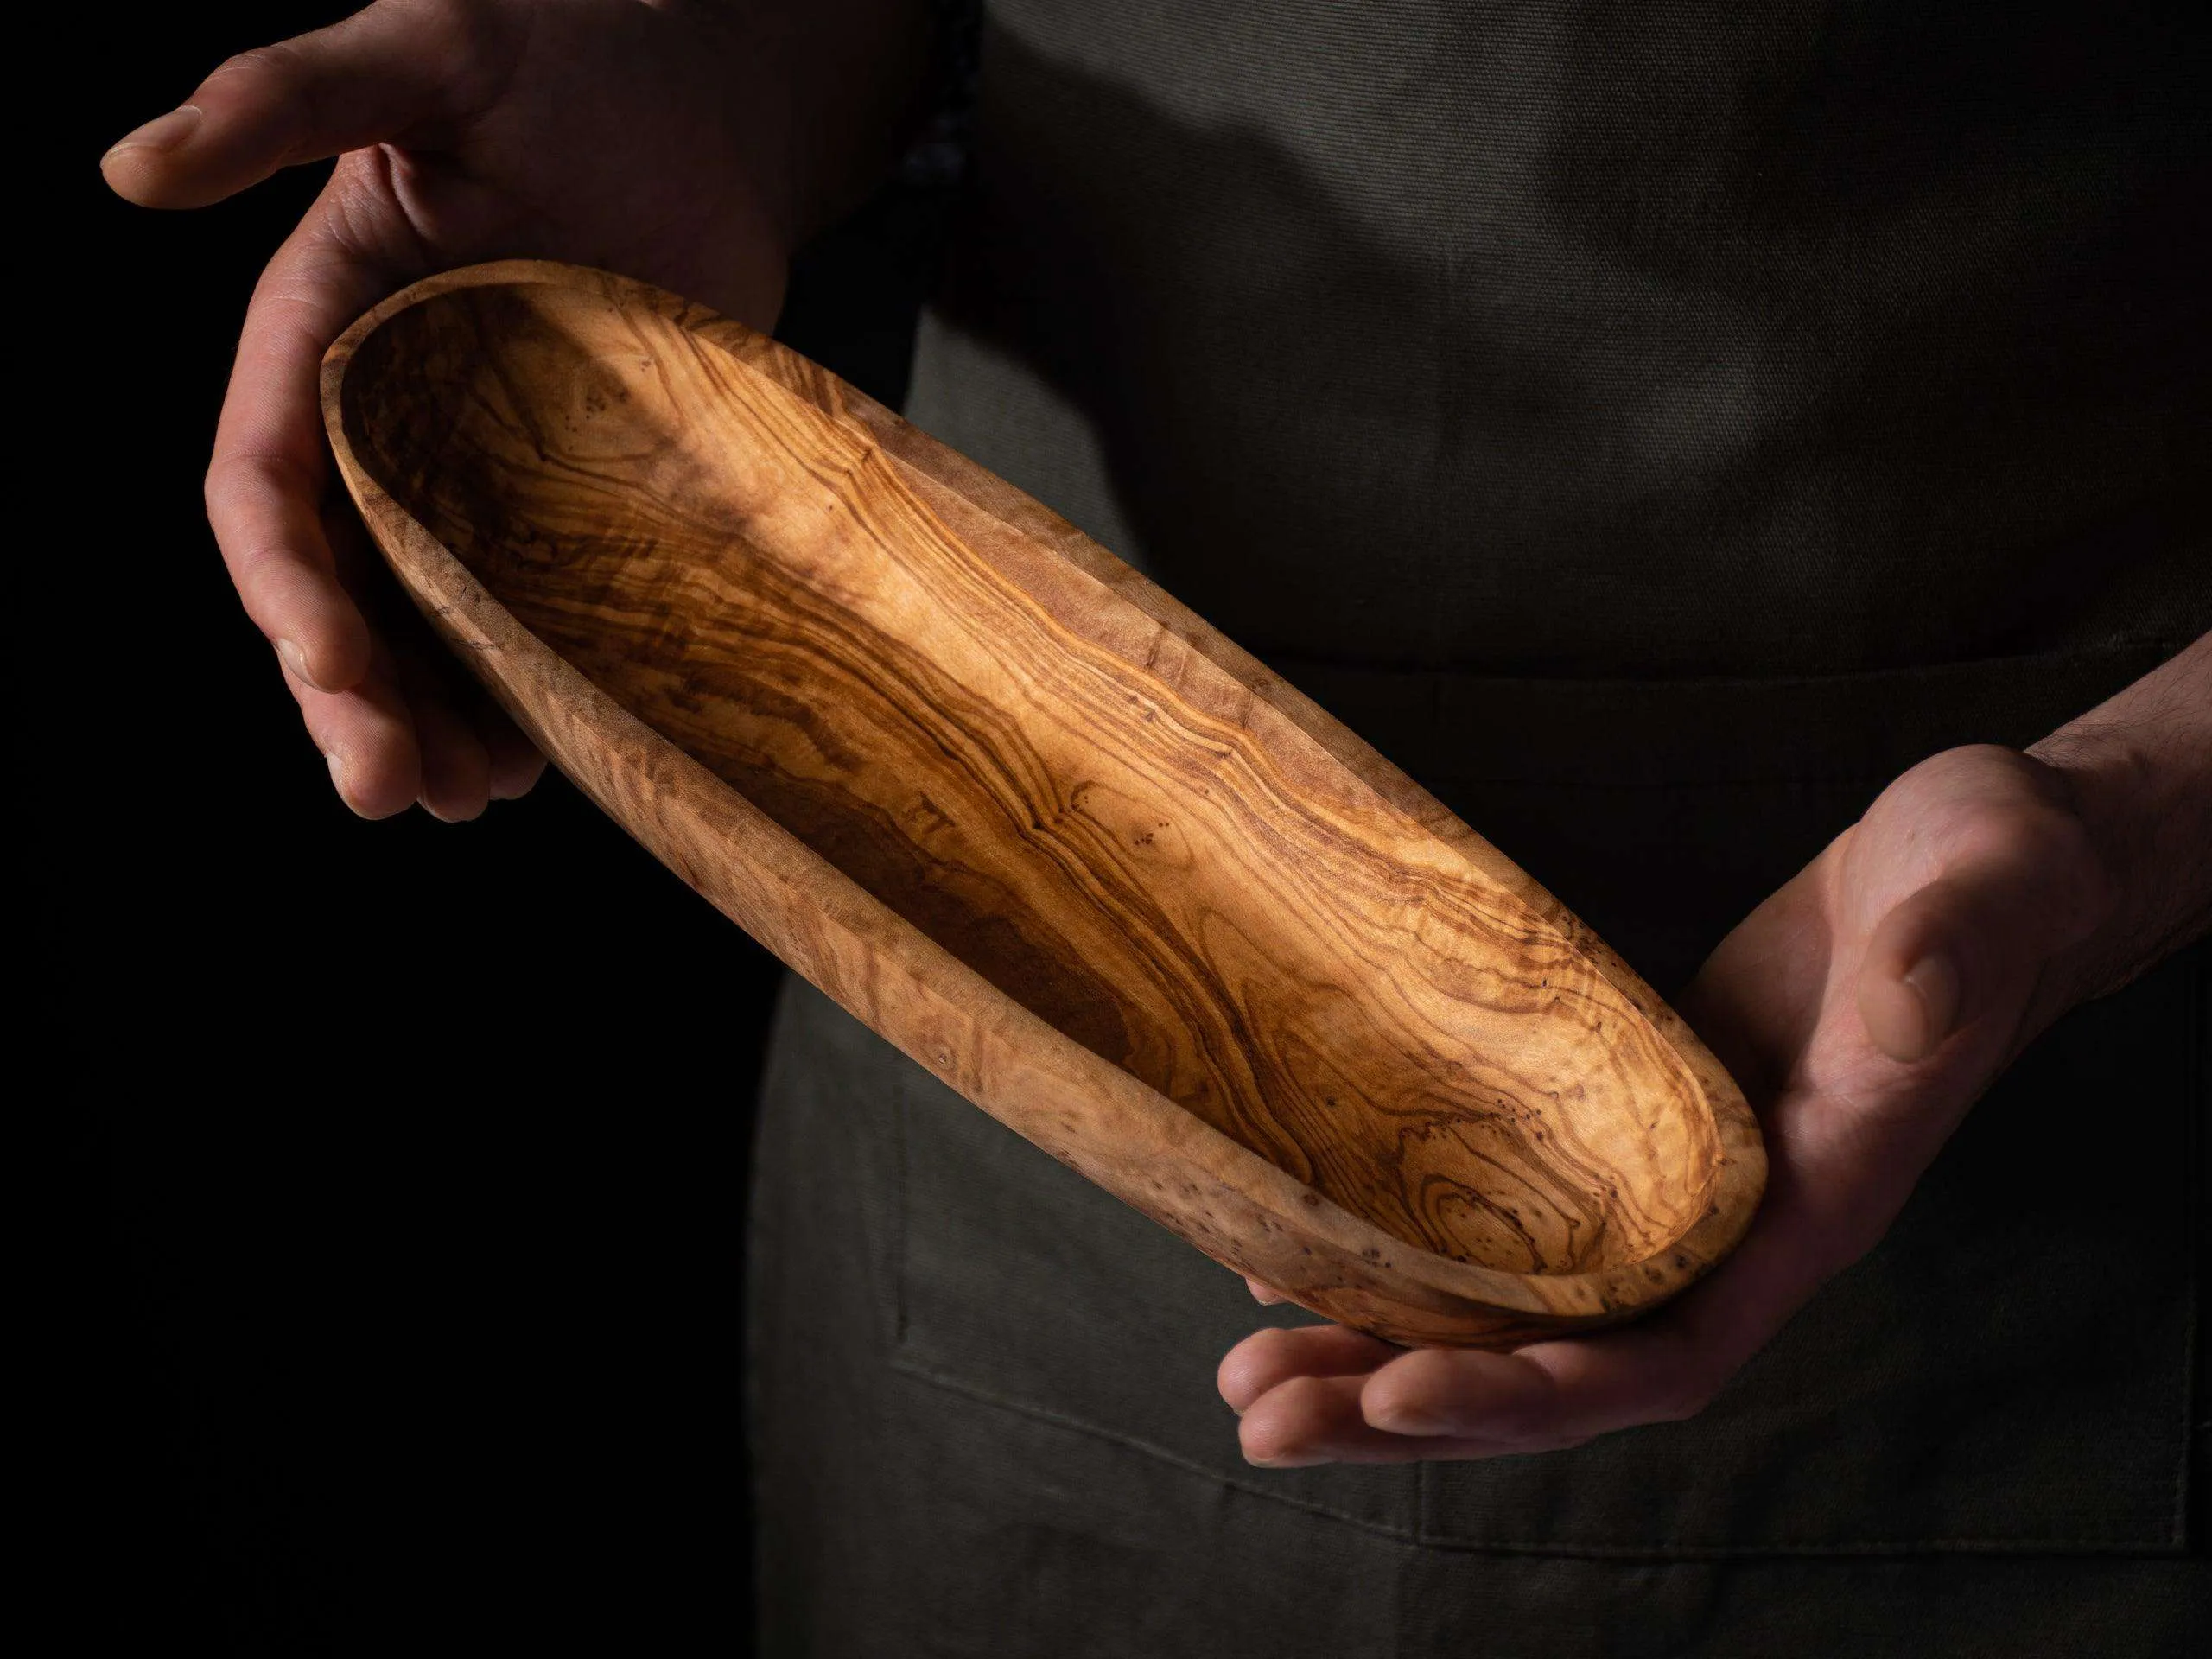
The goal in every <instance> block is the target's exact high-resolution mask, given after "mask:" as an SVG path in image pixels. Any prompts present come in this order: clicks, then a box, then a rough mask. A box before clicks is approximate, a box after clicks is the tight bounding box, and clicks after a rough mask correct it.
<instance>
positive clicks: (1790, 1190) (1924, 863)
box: [1222, 748, 2105, 1465]
mask: <svg viewBox="0 0 2212 1659" xmlns="http://www.w3.org/2000/svg"><path fill="white" fill-rule="evenodd" d="M1991 895H2001V896H2002V897H2001V898H1993V897H1992V896H1991ZM2023 900H2025V901H2026V902H2028V903H2030V904H2031V905H2033V906H2035V908H2034V911H2033V914H2032V925H2034V926H2036V927H2037V928H2040V929H2042V930H2043V932H2042V934H2041V935H2040V937H2039V938H2038V939H2037V940H2034V941H2031V940H2029V939H2027V938H2025V937H2024V935H2023V934H2022V932H2021V928H2020V923H2019V913H2020V911H2019V907H2020V905H2021V903H2022V901H2023ZM2104 902H2105V894H2104V893H2103V889H2102V885H2101V877H2100V875H2099V873H2098V868H2097V865H2096V861H2095V860H2094V857H2093V856H2092V855H2091V854H2090V852H2089V849H2088V841H2087V838H2086V836H2084V834H2083V833H2082V829H2081V826H2080V824H2079V823H2078V822H2077V821H2076V820H2075V818H2074V817H2072V815H2071V814H2070V812H2069V810H2067V809H2066V807H2065V805H2064V803H2063V799H2061V798H2059V797H2058V796H2057V794H2056V791H2055V787H2054V785H2053V782H2052V779H2051V778H2050V774H2049V773H2048V772H2045V771H2044V768H2042V767H2040V766H2037V764H2036V763H2034V762H2032V761H2030V760H2026V759H2025V758H2024V757H2023V756H2020V755H2018V754H2013V753H2009V752H2006V751H2003V750H1998V749H1983V748H1975V749H1959V750H1954V751H1951V752H1949V753H1945V754H1942V755H1938V756H1936V757H1935V758H1934V759H1933V760H1929V761H1926V762H1924V763H1923V765H1921V766H1918V767H1916V768H1915V769H1914V770H1913V771H1912V772H1908V773H1907V774H1905V776H1904V777H1903V778H1901V779H1898V780H1897V783H1895V784H1893V785H1891V787H1890V788H1889V789H1888V790H1887V791H1885V792H1884V794H1883V796H1882V798H1881V799H1880V800H1878V802H1877V803H1876V804H1874V806H1873V807H1872V809H1871V810H1869V811H1868V812H1867V814H1866V817H1865V818H1863V819H1862V820H1861V821H1860V822H1859V823H1858V824H1856V825H1854V826H1853V829H1851V830H1849V831H1848V832H1847V833H1846V834H1845V835H1844V836H1841V837H1840V838H1839V839H1838V840H1837V842H1835V843H1834V845H1832V846H1831V847H1830V848H1829V849H1827V851H1826V852H1825V853H1823V854H1822V855H1821V856H1820V857H1819V858H1817V859H1815V861H1813V863H1812V864H1810V865H1809V866H1808V867H1807V868H1806V869H1805V870H1804V871H1803V872H1802V874H1799V875H1798V876H1797V877H1796V878H1795V879H1794V880H1791V881H1790V882H1789V884H1788V885H1786V886H1785V887H1783V888H1782V889H1781V890H1780V891H1779V892H1777V893H1776V894H1775V895H1774V896H1773V897H1772V898H1770V899H1768V900H1767V901H1766V903H1764V905H1762V906H1760V907H1759V908H1758V910H1757V911H1755V912H1753V913H1752V914H1751V916H1750V917H1749V918H1746V919H1745V922H1744V923H1743V924H1742V925H1740V926H1738V928H1737V929H1736V930H1735V931H1734V932H1732V933H1731V934H1730V935H1729V937H1728V938H1726V940H1725V941H1723V943H1722V944H1721V945H1720V947H1719V949H1718V950H1716V951H1715V952H1714V953H1713V957H1712V959H1711V960H1710V961H1709V962H1708V963H1707V965H1706V967H1705V969H1704V971H1703V972H1702V973H1700V975H1699V976H1698V979H1697V981H1696V982H1695V983H1694V985H1693V986H1692V987H1691V988H1690V989H1689V991H1688V993H1687V994H1686V995H1685V996H1684V997H1683V999H1682V1011H1683V1013H1684V1014H1685V1015H1686V1016H1687V1017H1688V1019H1689V1020H1691V1022H1692V1023H1693V1024H1694V1026H1695V1027H1697V1028H1698V1030H1699V1032H1700V1034H1701V1035H1703V1036H1704V1037H1705V1038H1706V1039H1707V1042H1709V1043H1710V1044H1711V1045H1712V1046H1713V1049H1714V1051H1715V1052H1717V1053H1718V1054H1719V1056H1720V1058H1722V1059H1723V1060H1724V1061H1725V1062H1726V1063H1727V1065H1729V1067H1730V1068H1731V1070H1732V1071H1733V1072H1734V1073H1735V1075H1736V1076H1737V1077H1738V1080H1739V1081H1740V1082H1741V1083H1742V1084H1744V1086H1745V1090H1746V1092H1747V1093H1748V1094H1750V1095H1751V1097H1752V1099H1753V1102H1754V1103H1755V1104H1756V1105H1758V1107H1759V1109H1760V1116H1761V1122H1762V1125H1763V1128H1764V1133H1765V1135H1766V1140H1767V1154H1768V1163H1769V1178H1768V1187H1767V1195H1766V1199H1765V1202H1764V1205H1762V1207H1761V1210H1760V1212H1759V1215H1758V1218H1757V1220H1756V1221H1755V1222H1754V1223H1753V1224H1752V1227H1751V1231H1750V1232H1749V1233H1748V1234H1747V1235H1746V1236H1745V1239H1744V1241H1743V1243H1741V1245H1739V1246H1738V1249H1737V1250H1736V1251H1735V1253H1734V1254H1733V1255H1731V1256H1730V1257H1729V1258H1728V1259H1727V1261H1726V1262H1723V1263H1722V1264H1721V1265H1720V1267H1719V1268H1717V1269H1716V1270H1715V1271H1714V1272H1713V1274H1711V1275H1710V1276H1709V1277H1708V1278H1707V1279H1706V1280H1705V1281H1703V1282H1702V1283H1700V1285H1698V1286H1696V1287H1694V1288H1693V1289H1692V1290H1691V1291H1689V1292H1688V1294H1685V1295H1683V1296H1682V1297H1681V1299H1680V1300H1677V1301H1676V1302H1675V1303H1674V1304H1673V1305H1671V1306H1669V1307H1668V1308H1666V1309H1665V1310H1663V1311H1662V1312H1661V1313H1658V1314H1656V1316H1654V1317H1653V1318H1651V1319H1646V1320H1644V1321H1643V1322H1641V1323H1639V1324H1637V1325H1629V1326H1626V1327H1624V1328H1621V1329H1619V1330H1616V1331H1611V1332H1602V1333H1599V1334H1597V1335H1593V1336H1590V1337H1582V1338H1567V1339H1562V1340H1555V1341H1550V1342H1542V1343H1537V1344H1532V1345H1530V1346H1529V1347H1527V1348H1524V1349H1522V1350H1521V1351H1518V1352H1516V1353H1512V1354H1484V1353H1475V1352H1465V1351H1436V1350H1432V1351H1418V1352H1414V1353H1411V1354H1406V1353H1402V1352H1401V1351H1398V1350H1396V1349H1394V1348H1391V1347H1389V1345H1388V1344H1383V1343H1380V1342H1377V1341H1376V1340H1375V1339H1373V1338H1368V1337H1363V1336H1360V1335H1357V1334H1356V1333H1354V1332H1348V1331H1344V1330H1340V1329H1338V1328H1336V1327H1333V1326H1325V1325H1324V1326H1313V1327H1307V1328H1306V1329H1303V1330H1295V1331H1267V1332H1260V1333H1258V1334H1257V1335H1255V1336H1254V1337H1252V1338H1248V1339H1247V1340H1246V1341H1245V1342H1244V1343H1243V1344H1239V1346H1238V1347H1237V1348H1236V1349H1235V1350H1234V1351H1231V1353H1230V1356H1229V1357H1228V1358H1227V1359H1226V1360H1224V1363H1223V1366H1222V1389H1223V1393H1224V1396H1225V1397H1227V1398H1228V1399H1229V1401H1230V1404H1231V1405H1233V1406H1236V1407H1237V1408H1239V1409H1240V1410H1241V1411H1242V1412H1243V1415H1244V1425H1243V1440H1244V1443H1245V1446H1246V1449H1247V1451H1248V1453H1249V1454H1250V1455H1252V1456H1253V1457H1254V1458H1255V1459H1256V1460H1258V1461H1261V1462H1266V1463H1274V1464H1278V1465H1281V1464H1293V1463H1301V1462H1313V1461H1320V1460H1323V1459H1347V1460H1357V1461H1395V1460H1400V1459H1415V1458H1439V1457H1443V1458H1452V1457H1483V1456H1488V1455H1491V1454H1493V1453H1497V1452H1509V1451H1510V1452H1529V1451H1541V1450H1545V1449H1548V1448H1554V1447H1559V1446H1571V1445H1577V1444H1580V1442H1581V1441H1583V1440H1587V1439H1589V1438H1591V1437H1592V1435H1594V1434H1598V1433H1605V1432H1606V1431H1608V1430H1611V1429H1615V1428H1620V1427H1630V1426H1632V1425H1634V1424H1637V1423H1643V1422H1651V1421H1661V1420H1664V1419H1669V1418H1676V1417H1681V1416H1684V1415H1688V1414H1690V1413H1692V1412H1694V1411H1695V1410H1697V1409H1699V1408H1700V1407H1701V1406H1702V1405H1703V1403H1704V1402H1705V1401H1706V1400H1707V1399H1708V1398H1710V1397H1711V1395H1713V1392H1714V1391H1716V1390H1717V1389H1719V1386H1720V1385H1721V1384H1722V1383H1724V1382H1725V1381H1726V1379H1727V1378H1728V1377H1729V1376H1732V1374H1733V1373H1734V1372H1735V1371H1736V1370H1738V1368H1739V1367H1740V1366H1741V1365H1742V1364H1743V1363H1744V1362H1745V1361H1746V1360H1748V1359H1749V1358H1750V1357H1751V1355H1752V1354H1753V1353H1754V1352H1756V1351H1758V1348H1760V1347H1761V1346H1763V1345H1764V1344H1765V1342H1766V1341H1767V1339H1768V1338H1770V1337H1771V1336H1772V1335H1773V1334H1774V1332H1776V1331H1777V1330H1778V1329H1779V1328H1780V1327H1781V1325H1782V1324H1783V1321H1784V1320H1785V1319H1788V1318H1789V1315H1790V1314H1791V1313H1794V1312H1795V1311H1796V1309H1797V1307H1798V1306H1800V1305H1802V1302H1803V1301H1804V1300H1805V1299H1806V1298H1807V1297H1808V1296H1809V1295H1810V1294H1812V1293H1813V1292H1814V1291H1815V1289H1817V1288H1818V1287H1820V1285H1821V1284H1822V1283H1823V1282H1825V1281H1827V1279H1828V1278H1829V1277H1831V1276H1832V1275H1833V1274H1835V1273H1837V1272H1839V1271H1840V1270H1841V1269H1842V1268H1844V1267H1846V1266H1847V1265H1848V1264H1849V1263H1850V1262H1853V1261H1854V1260H1855V1259H1856V1258H1857V1257H1858V1256H1859V1255H1860V1254H1862V1253H1863V1252H1864V1251H1865V1250H1866V1249H1868V1248H1869V1247H1870V1246H1871V1245H1872V1244H1873V1243H1874V1242H1875V1241H1876V1240H1877V1239H1878V1238H1879V1237H1880V1236H1881V1235H1882V1233H1883V1232H1884V1231H1885V1230H1886V1229H1887V1228H1888V1226H1889V1224H1890V1223H1891V1220H1892V1219H1894V1217H1896V1214H1897V1210H1898V1209H1899V1208H1900V1207H1901V1206H1902V1205H1903V1204H1904V1200H1905V1198H1906V1197H1907V1196H1908V1195H1909V1194H1910V1192H1911V1190H1912V1187H1913V1185H1914V1184H1915V1183H1916V1181H1917V1179H1918V1178H1919V1176H1920V1174H1921V1173H1922V1172H1923V1170H1924V1169H1925V1168H1926V1167H1927V1166H1928V1164H1929V1161H1930V1160H1932V1159H1933V1158H1934V1156H1935V1154H1936V1151H1937V1150H1938V1149H1939V1148H1940V1147H1942V1143H1943V1141H1944V1140H1945V1139H1946V1138H1947V1137H1948V1135H1950V1133H1951V1131H1952V1130H1953V1129H1954V1128H1955V1127H1956V1126H1957V1124H1958V1122H1959V1120H1960V1118H1961V1116H1963V1115H1964V1114H1965V1112H1966V1110H1967V1108H1968V1107H1969V1106H1970V1105H1971V1104H1972V1103H1973V1101H1974V1096H1976V1095H1977V1094H1978V1093H1979V1092H1980V1090H1981V1089H1982V1088H1983V1087H1985V1086H1986V1084H1987V1083H1988V1081H1989V1079H1990V1078H1991V1077H1993V1075H1994V1074H1995V1072H1996V1071H1997V1070H1998V1069H1999V1066H2001V1065H2003V1064H2004V1062H2005V1060H2006V1059H2007V1058H2009V1057H2010V1056H2011V1054H2012V1052H2014V1051H2015V1050H2016V1049H2017V1047H2018V1045H2019V1044H2020V1043H2022V1042H2023V1041H2024V1040H2025V1039H2026V1038H2027V1037H2028V1036H2030V1035H2032V1034H2033V1032H2034V1030H2035V1029H2036V1028H2037V1026H2038V1023H2039V1022H2040V1021H2041V1020H2045V1019H2047V1018H2048V1017H2049V1014H2050V1012H2051V1011H2052V1010H2054V1009H2055V1007H2056V1006H2057V1005H2058V1001H2059V998H2060V996H2061V995H2062V993H2061V991H2060V990H2059V989H2058V988H2057V987H2058V984H2059V982H2060V981H2062V980H2063V978H2064V977H2065V959H2066V947H2067V946H2068V945H2069V944H2071V943H2072V942H2073V941H2074V940H2075V939H2077V938H2080V937H2082V935H2083V934H2085V933H2086V932H2087V931H2088V928H2089V926H2090V925H2091V924H2092V923H2093V922H2094V919H2095V918H2096V916H2097V915H2098V913H2099V912H2100V909H2101V906H2102V905H2103V903H2104ZM1993 908H1995V909H1999V910H2002V911H2003V912H2005V914H2004V915H2003V916H2001V917H1993V915H1992V914H1990V913H1989V912H1992V911H1993ZM1993 929H1994V930H1995V931H1992V930H1993ZM2023 944H2034V946H2035V948H2030V949H2023V948H2019V947H2021V946H2022V945H2023ZM1939 963H1949V964H1950V965H1951V967H1952V968H1954V969H1955V970H1956V971H1955V972H1947V971H1944V970H1942V969H1941V968H1940V967H1937V966H1935V965H1934V964H1939Z"/></svg>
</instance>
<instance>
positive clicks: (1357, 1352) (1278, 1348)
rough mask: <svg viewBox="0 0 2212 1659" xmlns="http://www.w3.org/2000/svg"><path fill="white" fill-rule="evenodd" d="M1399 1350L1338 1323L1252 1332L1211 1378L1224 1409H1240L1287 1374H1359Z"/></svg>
mask: <svg viewBox="0 0 2212 1659" xmlns="http://www.w3.org/2000/svg"><path fill="white" fill-rule="evenodd" d="M1402 1352H1403V1350H1402V1349H1398V1348H1394V1347H1392V1346H1391V1345H1390V1344H1389V1343H1387V1342H1383V1341H1381V1340H1379V1339H1378V1338H1374V1337H1370V1336H1363V1335H1362V1334H1361V1333H1360V1332H1357V1331H1348V1330H1346V1329H1345V1328H1344V1326H1343V1325H1300V1326H1298V1327H1297V1328H1295V1329H1294V1330H1288V1331H1282V1330H1274V1331H1255V1332H1253V1333H1252V1334H1251V1335H1250V1336H1249V1337H1247V1338H1244V1340H1243V1341H1242V1342H1240V1343H1238V1344H1236V1346H1235V1347H1234V1348H1232V1349H1230V1351H1229V1352H1228V1355H1227V1356H1226V1357H1224V1359H1223V1360H1222V1362H1221V1369H1220V1370H1219V1371H1218V1372H1217V1374H1216V1377H1215V1381H1216V1382H1217V1384H1218V1385H1219V1387H1220V1389H1221V1397H1222V1398H1223V1399H1224V1400H1226V1401H1227V1402H1229V1404H1230V1409H1232V1410H1235V1411H1240V1412H1241V1411H1243V1410H1245V1409H1246V1408H1249V1406H1250V1405H1251V1404H1252V1402H1254V1401H1255V1400H1257V1399H1258V1398H1259V1397H1260V1396H1261V1395H1263V1394H1265V1393H1267V1392H1268V1389H1273V1388H1274V1387H1276V1386H1277V1385H1278V1384H1280V1383H1287V1382H1288V1381H1290V1380H1291V1379H1292V1378H1293V1377H1298V1376H1364V1375H1366V1374H1367V1373H1368V1372H1370V1371H1371V1370H1375V1369H1376V1367H1377V1366H1380V1365H1384V1364H1387V1363H1389V1361H1390V1360H1391V1359H1392V1358H1393V1357H1395V1356H1396V1355H1398V1354H1400V1353H1402Z"/></svg>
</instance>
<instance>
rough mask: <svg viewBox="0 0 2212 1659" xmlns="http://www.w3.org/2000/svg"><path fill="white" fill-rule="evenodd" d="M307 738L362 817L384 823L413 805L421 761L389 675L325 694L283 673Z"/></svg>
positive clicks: (405, 711)
mask: <svg viewBox="0 0 2212 1659" xmlns="http://www.w3.org/2000/svg"><path fill="white" fill-rule="evenodd" d="M284 683H285V684H287V685H289V687H290V688H291V690H292V695H293V696H294V697H296V698H297V699H298V701H299V705H300V717H301V719H302V721H304V722H305V723H306V725H307V728H308V736H309V737H310V738H312V739H314V740H315V747H317V748H318V749H321V751H322V754H323V759H324V760H325V761H326V762H327V764H328V766H329V767H330V782H331V786H332V787H333V788H334V789H335V790H336V791H338V798H339V799H340V800H342V801H344V802H345V803H346V805H347V806H348V807H350V808H352V809H353V810H354V811H355V812H357V813H359V815H360V816H361V817H365V818H388V817H391V815H392V814H393V813H395V812H404V811H405V810H407V809H408V808H409V807H410V806H412V805H414V804H415V802H416V798H417V796H418V795H420V793H421V792H422V782H421V779H422V760H421V754H420V752H419V751H418V749H417V748H416V741H415V721H414V716H413V715H412V714H411V713H410V710H409V709H408V707H407V702H406V700H405V699H404V697H403V696H400V693H399V690H398V688H397V685H396V684H395V683H393V680H392V677H391V674H390V673H389V671H384V670H383V669H382V668H381V667H380V669H379V671H378V672H375V673H372V674H371V675H369V676H366V677H364V679H363V681H362V683H360V684H359V685H357V686H355V687H353V689H351V690H346V691H325V690H321V689H320V688H318V687H316V686H313V685H310V684H308V683H307V682H306V681H304V680H302V679H301V678H300V677H299V676H298V675H296V674H295V673H293V672H292V671H291V669H290V668H289V666H286V667H285V668H284Z"/></svg>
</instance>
